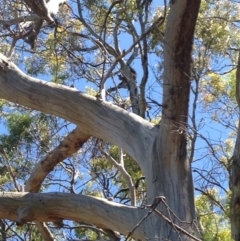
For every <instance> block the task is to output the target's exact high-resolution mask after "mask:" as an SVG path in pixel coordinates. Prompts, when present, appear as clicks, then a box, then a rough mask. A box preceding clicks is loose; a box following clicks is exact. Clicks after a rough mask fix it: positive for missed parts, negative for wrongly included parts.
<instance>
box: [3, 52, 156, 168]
mask: <svg viewBox="0 0 240 241" xmlns="http://www.w3.org/2000/svg"><path fill="white" fill-rule="evenodd" d="M0 98H3V99H6V100H8V101H12V102H14V103H18V104H20V105H23V106H26V107H29V108H32V109H35V110H39V111H42V112H45V113H48V114H51V115H55V116H58V117H61V118H63V119H65V120H68V121H70V122H72V123H74V124H76V125H78V126H79V127H81V129H82V130H83V131H84V133H87V134H88V135H89V136H95V137H98V138H100V139H103V140H106V141H109V142H111V143H115V144H117V145H118V146H119V147H121V148H122V149H123V150H125V151H126V152H127V153H128V154H129V155H131V156H132V158H133V159H135V160H136V161H138V164H139V165H140V167H141V168H142V170H144V169H145V168H147V167H148V164H147V161H146V160H147V159H148V156H149V154H150V151H151V149H149V147H151V146H152V145H153V142H154V139H155V137H156V135H157V132H158V128H157V127H156V126H155V125H154V124H151V123H149V122H148V121H146V120H144V119H142V118H141V117H139V116H137V115H135V114H132V113H129V112H127V111H126V110H124V109H122V108H120V107H117V106H115V105H113V104H111V103H107V102H105V101H101V100H99V99H96V98H95V97H92V96H90V95H86V94H83V93H81V92H80V91H78V90H77V89H74V88H71V87H67V86H63V85H59V84H55V83H50V82H46V81H41V80H39V79H36V78H32V77H29V76H27V75H25V74H24V73H23V72H22V71H21V70H20V69H19V68H18V67H17V66H16V65H14V64H13V63H12V62H11V61H9V60H8V59H7V58H6V57H5V56H4V55H2V54H0ZM139 140H141V141H139Z"/></svg>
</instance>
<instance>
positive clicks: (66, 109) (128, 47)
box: [0, 0, 237, 240]
mask: <svg viewBox="0 0 240 241" xmlns="http://www.w3.org/2000/svg"><path fill="white" fill-rule="evenodd" d="M40 2H41V3H42V2H43V1H39V4H40ZM31 4H33V3H30V1H27V0H24V1H22V2H21V3H19V2H18V1H12V2H11V3H9V2H7V1H3V7H2V15H3V17H2V19H3V20H1V21H0V24H1V26H2V32H3V34H2V36H1V38H2V40H3V41H2V42H3V44H2V45H1V52H2V54H1V57H0V98H2V99H3V100H4V101H2V103H1V107H2V116H4V114H5V112H9V111H10V112H11V111H12V113H13V115H12V117H11V118H10V119H9V120H8V126H9V129H10V130H11V131H12V132H11V133H12V137H16V136H17V135H15V134H16V133H17V134H18V133H19V130H20V134H21V140H20V139H16V138H12V139H6V138H5V139H3V143H2V146H1V154H2V155H1V156H2V158H3V159H2V160H3V161H4V162H5V163H7V165H6V167H7V168H6V170H2V171H3V173H4V175H9V177H10V179H8V182H9V183H11V185H12V190H13V189H15V192H3V193H2V194H1V197H0V207H1V208H0V218H1V219H8V220H12V221H15V222H16V223H17V224H18V225H25V224H28V225H29V223H30V224H31V222H35V223H36V226H37V228H38V230H39V232H40V233H41V235H42V236H43V237H44V239H45V240H53V239H54V235H55V237H57V235H60V236H59V237H60V239H61V238H64V237H65V235H66V234H65V233H64V231H63V232H62V233H61V231H60V232H56V233H51V232H50V230H54V229H51V225H50V226H48V222H54V223H55V225H58V227H60V228H62V226H63V223H62V221H63V220H71V221H74V222H73V223H71V222H70V221H69V222H68V224H73V225H76V226H78V224H77V223H80V224H81V228H83V229H84V228H85V229H88V230H95V231H96V230H97V232H96V233H97V234H98V235H97V236H95V237H93V236H92V237H91V238H92V239H100V238H101V235H106V236H108V238H110V239H115V240H116V239H119V234H122V235H124V236H125V237H127V238H129V237H130V236H131V237H133V238H136V239H141V240H145V239H155V238H157V239H169V240H178V239H179V240H181V239H186V240H200V236H201V230H200V227H199V220H197V217H196V213H195V205H194V187H193V176H192V168H191V164H192V162H193V161H194V150H195V146H194V145H195V143H196V139H197V136H198V135H199V134H198V132H197V131H198V128H200V127H199V126H197V124H196V119H195V113H194V111H196V109H195V108H193V112H192V113H191V114H192V115H191V119H190V120H191V122H192V123H191V124H192V127H191V126H189V124H188V117H189V104H190V97H191V95H190V91H191V88H192V91H193V94H194V96H195V97H196V98H195V100H194V102H193V104H194V105H193V106H195V105H196V104H197V101H198V96H197V94H198V93H199V95H201V96H202V97H203V102H202V103H203V105H205V106H206V105H208V106H210V104H209V103H210V102H209V101H208V99H207V96H208V95H207V94H206V93H204V91H205V90H206V85H205V86H203V85H200V84H199V81H200V79H201V80H203V83H205V82H204V81H205V80H206V81H208V82H210V83H211V84H212V85H211V86H210V87H209V86H208V87H209V93H213V91H215V90H218V88H219V85H218V84H217V83H216V78H218V80H219V83H223V82H224V81H220V79H221V78H220V77H219V76H220V75H219V73H218V72H217V70H216V71H214V70H213V69H211V75H209V73H210V71H209V69H210V67H212V66H213V65H212V62H211V61H213V60H214V58H213V56H217V54H219V53H221V50H223V48H222V49H221V47H220V46H219V45H218V44H217V43H215V44H214V42H213V38H214V34H215V35H216V36H217V37H218V38H219V39H220V40H221V41H222V43H223V42H224V41H225V42H227V41H229V42H228V43H230V42H231V41H230V40H229V38H228V37H229V36H228V34H230V32H231V31H226V28H227V24H226V26H225V27H226V28H223V27H222V26H224V25H221V24H219V23H218V24H216V22H214V21H213V20H212V19H214V20H215V19H217V18H216V16H213V17H212V19H211V21H213V22H211V25H210V26H211V27H212V29H211V31H212V33H213V35H212V36H211V35H210V34H209V33H206V31H208V26H205V25H206V24H208V21H207V20H206V19H208V17H209V15H211V14H210V12H211V11H213V10H214V11H215V12H214V14H216V15H217V16H219V15H220V16H221V11H223V9H225V11H226V12H225V15H224V17H225V18H226V19H228V20H229V21H230V22H231V23H233V21H232V20H231V17H232V15H231V12H232V11H231V7H232V6H233V5H228V6H225V7H222V6H221V7H222V8H221V7H219V6H218V7H216V6H217V4H216V5H214V3H212V2H211V1H209V2H204V3H202V6H201V11H200V15H199V20H198V23H197V17H198V14H199V8H200V0H194V1H193V0H192V1H187V0H181V1H180V0H176V1H170V2H169V3H167V2H166V1H165V2H164V3H162V5H163V6H157V8H156V9H154V10H153V9H152V8H154V7H156V4H159V3H155V2H154V1H152V2H151V1H140V0H137V1H80V0H78V1H76V2H74V1H72V2H71V1H69V2H67V3H65V4H62V5H61V6H60V8H59V12H58V15H55V16H54V18H53V16H52V15H50V14H49V13H50V12H46V9H45V8H44V6H43V5H39V4H38V3H37V4H35V5H34V6H33V5H31ZM159 5H160V4H159ZM214 7H216V9H214ZM219 9H222V10H221V11H220V10H219ZM44 11H45V12H44ZM153 11H154V12H153ZM66 13H67V14H66ZM151 13H154V14H151ZM211 13H212V12H211ZM206 14H209V15H206ZM228 14H229V15H228ZM235 17H236V16H235ZM50 20H51V21H50ZM53 20H54V22H53ZM219 26H221V27H222V28H221V27H219ZM235 27H236V26H235ZM195 28H196V32H195V35H194V30H195ZM236 28H237V27H236ZM232 29H233V28H232ZM232 29H231V30H232ZM194 37H195V39H194ZM211 37H212V38H211ZM194 40H195V41H194ZM232 42H233V41H232ZM232 42H231V44H232ZM235 45H237V43H236V41H235ZM228 47H229V46H228ZM231 47H235V46H231ZM224 50H225V49H224ZM153 54H156V55H157V56H158V57H159V62H160V63H161V64H160V65H158V69H157V70H155V71H153V74H154V75H153V74H151V75H150V74H149V71H150V70H151V69H153V66H151V64H152V63H151V61H152V59H151V58H152V56H153ZM214 54H216V55H214ZM221 54H222V53H221ZM4 55H5V56H4ZM22 55H24V57H22ZM23 60H24V61H23ZM231 60H232V62H233V61H234V57H233V58H232V59H231ZM13 62H14V63H13ZM232 62H231V64H232ZM17 66H18V67H17ZM139 66H141V68H139ZM24 72H25V73H24ZM213 73H214V75H213ZM153 76H154V78H155V79H157V80H158V87H157V88H156V87H155V86H156V83H155V82H153V81H152V82H151V78H153ZM36 77H38V78H36ZM49 77H50V79H51V80H48V81H44V80H41V78H42V79H46V78H49ZM85 83H87V84H89V85H90V88H89V89H88V91H87V94H86V93H82V92H80V91H79V89H81V88H82V86H83V85H85ZM159 86H161V87H162V88H161V89H160V88H159ZM147 89H148V90H151V91H148V90H147ZM124 90H127V91H124ZM231 90H232V88H230V89H229V92H230V91H231ZM6 101H9V102H6ZM20 106H22V107H21V108H20ZM16 110H17V112H18V113H17V114H16V113H15V112H16ZM37 111H38V112H37ZM191 111H192V110H191ZM23 112H24V114H23ZM26 113H28V114H27V115H26ZM55 117H58V118H61V119H58V118H55ZM159 119H161V121H160V122H159ZM152 120H153V121H152ZM14 123H16V125H17V126H18V128H14V127H15V125H14ZM19 123H20V124H19ZM70 123H71V124H74V125H76V128H75V129H73V130H72V131H69V132H68V130H67V128H66V129H64V133H65V130H66V132H67V133H66V137H64V138H63V139H62V140H59V139H61V138H58V137H57V135H56V133H58V135H59V136H61V135H62V134H63V131H62V130H63V129H62V128H64V127H66V126H68V127H69V129H71V128H72V125H71V124H70ZM155 123H157V124H155ZM38 128H39V129H40V131H39V130H38ZM18 136H19V135H18ZM23 137H24V138H23ZM200 137H202V136H201V135H200ZM94 138H95V139H94ZM202 139H203V140H205V141H206V143H207V144H208V147H209V149H211V148H212V145H211V142H210V141H209V140H208V139H207V138H205V137H202ZM23 140H24V141H25V143H26V144H25V145H24V146H23V145H20V144H22V141H23ZM188 140H189V141H190V143H191V145H188ZM14 141H15V142H14ZM57 141H59V143H58V144H57ZM34 142H35V143H37V145H36V146H35V149H32V148H33V145H32V144H33V143H34ZM11 143H12V144H14V145H13V146H14V148H15V149H14V150H15V152H13V148H11ZM110 143H111V144H114V145H116V146H117V147H118V148H117V150H116V149H114V148H115V147H113V146H112V145H111V144H110ZM96 147H97V148H96ZM27 148H28V149H27ZM23 149H24V150H29V152H31V155H27V154H28V152H24V156H26V157H29V156H32V155H33V152H34V151H35V152H34V153H35V154H36V153H37V154H36V155H35V160H37V159H38V162H37V163H36V164H35V166H34V167H33V163H31V162H27V165H28V168H29V169H28V171H29V172H28V174H27V175H28V176H27V178H25V180H24V175H22V177H21V178H22V180H24V181H25V190H24V191H26V192H27V193H26V192H22V191H23V190H21V188H20V187H19V184H18V181H19V178H17V177H16V176H17V175H16V174H15V169H14V168H13V167H12V163H11V162H12V161H13V156H16V155H17V154H20V153H21V154H22V153H23V152H22V150H23ZM86 149H87V150H88V151H89V152H86V153H88V154H86V156H85V157H86V159H87V160H88V163H87V162H85V165H88V166H89V167H90V169H91V172H92V173H93V176H94V177H93V179H94V180H98V182H99V183H101V185H102V189H103V195H102V197H99V196H100V195H99V193H96V192H94V191H93V189H94V187H93V189H92V190H90V189H88V190H87V189H86V190H85V192H84V194H85V195H83V194H82V191H81V193H79V192H76V189H75V187H74V184H75V178H76V177H79V176H80V175H81V174H79V172H78V171H77V170H76V168H80V170H81V168H82V167H81V165H82V163H80V164H79V166H76V162H75V161H77V160H78V158H79V157H80V156H81V155H82V153H83V152H84V153H85V151H86ZM16 150H18V151H16ZM212 150H213V152H214V151H215V150H214V148H213V149H212ZM224 150H225V149H224ZM123 151H124V152H125V153H127V154H128V155H127V156H126V155H125V154H124V152H123ZM188 151H189V152H188ZM223 152H224V151H223ZM13 153H14V155H13ZM89 153H90V155H91V158H89V157H88V156H89ZM218 153H220V152H218ZM17 158H19V160H20V159H21V158H22V156H21V155H19V157H17ZM131 158H132V159H133V160H134V161H135V162H136V163H137V165H136V164H135V163H133V162H132V160H130V159H131ZM212 158H213V159H216V160H218V161H219V160H220V158H219V156H217V155H213V157H212ZM117 159H119V161H116V160H117ZM66 160H68V161H69V160H71V161H69V163H71V165H70V164H69V163H68V162H66ZM73 160H74V161H73ZM230 162H231V160H229V163H230ZM16 163H17V162H16ZM21 163H22V162H21ZM106 163H107V164H106ZM109 163H111V164H109ZM219 163H220V162H219ZM229 163H227V165H226V166H227V168H226V170H227V172H228V173H229V166H228V165H229ZM221 164H222V163H221ZM127 165H131V167H127ZM134 165H136V168H135V166H134ZM137 166H138V167H137ZM112 167H115V169H114V168H112ZM139 167H140V169H141V171H140V169H139ZM111 168H112V170H111ZM53 169H55V171H56V170H57V171H59V170H61V169H64V170H65V171H66V172H65V176H64V177H63V179H66V181H68V188H66V190H65V191H64V193H63V192H62V193H61V192H52V193H46V192H41V193H37V192H39V191H40V190H41V188H42V191H43V190H44V188H46V187H47V186H48V185H51V183H53V182H54V181H53V179H52V180H51V175H50V173H51V172H52V171H53ZM99 170H101V171H99ZM103 170H105V171H104V175H103ZM115 170H116V171H115ZM133 170H134V171H133ZM226 170H225V172H226ZM30 171H31V172H30ZM194 171H195V173H198V176H197V177H196V175H195V178H198V177H202V178H201V179H198V180H200V181H199V182H201V181H202V180H205V179H207V180H208V181H210V182H209V183H213V181H212V180H213V178H215V175H210V178H206V177H205V176H204V175H203V174H202V172H196V171H197V168H195V169H194ZM205 171H207V172H208V171H209V170H208V169H207V170H205ZM52 173H53V172H52ZM52 173H51V174H52ZM118 173H120V174H121V176H122V179H124V183H125V186H127V191H128V192H129V194H128V195H127V196H125V195H124V194H123V193H124V192H125V191H126V190H125V189H126V188H125V189H124V188H122V190H120V191H119V192H117V193H116V195H112V194H113V190H111V187H110V185H109V180H113V182H115V184H116V183H119V182H120V181H123V180H122V179H121V178H118V176H117V175H118ZM136 173H138V174H137V175H136V176H135V177H134V174H136ZM55 174H56V173H55ZM130 174H131V175H130ZM216 176H217V175H216ZM116 177H117V178H116ZM204 178H205V179H204ZM120 179H121V180H120ZM134 179H135V180H134ZM6 180H7V178H6V179H4V180H2V182H3V183H5V184H6ZM69 180H70V181H69ZM143 180H145V184H146V190H147V191H146V192H145V190H144V194H143V196H141V197H138V196H137V195H138V194H137V192H138V188H139V185H141V182H142V181H143ZM214 180H215V179H214ZM61 181H62V182H61V183H60V185H62V186H64V185H65V184H63V181H64V180H61ZM218 181H219V182H220V180H218ZM122 187H124V186H122ZM144 188H145V187H144ZM222 189H224V187H223V188H222ZM6 190H8V191H9V190H11V188H10V189H6V188H5V189H4V191H6ZM61 190H63V189H61ZM198 190H200V189H198ZM201 191H203V190H202V189H201ZM66 192H68V193H66ZM76 193H79V194H76ZM119 193H121V195H120V198H119V199H118V200H120V201H121V202H122V203H123V201H124V200H127V204H128V205H126V204H119V203H117V202H113V201H114V200H115V201H116V199H117V197H119V196H118V195H119ZM91 194H92V195H93V196H95V197H93V196H90V195H91ZM96 196H98V197H96ZM111 196H113V197H111ZM140 199H141V201H140ZM143 200H144V201H143ZM65 222H66V221H64V223H65ZM3 224H4V223H3ZM5 224H6V223H5ZM64 227H65V228H66V226H64ZM60 230H62V229H60ZM63 230H65V229H63ZM12 232H14V230H12ZM34 232H35V231H34ZM78 232H79V236H81V235H82V236H84V235H86V234H83V233H82V232H81V231H78ZM32 233H33V232H32ZM34 235H35V233H34ZM236 237H237V236H235V239H236V240H237V238H236Z"/></svg>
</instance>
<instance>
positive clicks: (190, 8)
mask: <svg viewBox="0 0 240 241" xmlns="http://www.w3.org/2000/svg"><path fill="white" fill-rule="evenodd" d="M172 2H174V3H173V4H171V9H170V12H169V15H168V20H167V25H166V31H165V34H164V36H165V39H164V74H163V100H162V105H163V115H162V120H161V123H160V130H159V134H158V136H157V139H156V142H155V146H154V149H153V152H152V158H151V160H152V168H149V169H148V170H149V173H148V174H147V175H146V178H147V185H151V184H152V187H150V186H147V188H148V192H149V193H148V194H149V196H148V197H149V198H150V201H149V203H151V202H152V200H153V199H154V198H155V197H156V196H159V195H163V196H165V197H166V202H167V203H168V205H169V208H170V209H171V210H172V212H173V213H174V215H176V216H177V217H178V218H179V220H184V221H185V222H186V223H185V224H183V223H181V221H179V220H177V219H176V217H174V215H169V214H168V213H169V210H166V208H165V207H163V206H160V207H161V208H163V210H164V209H165V212H164V213H165V214H166V215H167V216H168V217H170V219H171V220H174V221H176V223H177V224H178V225H179V226H181V227H183V228H184V229H185V230H187V231H189V232H190V233H194V234H195V235H196V236H198V233H197V232H196V231H197V228H196V224H197V222H196V217H195V206H194V189H193V180H192V171H191V163H189V160H188V158H187V137H186V134H187V127H188V123H187V120H188V105H189V95H190V82H191V62H192V61H191V51H192V46H193V39H194V29H195V24H196V20H197V16H198V11H199V7H200V0H186V1H180V0H176V1H172ZM148 200H149V199H148ZM153 222H155V223H157V224H155V225H158V226H159V232H158V235H157V236H158V237H164V238H166V237H171V238H170V240H179V237H181V238H182V240H190V239H189V238H187V237H186V236H184V235H183V234H179V233H178V232H177V231H176V230H174V229H173V227H171V226H170V225H169V226H167V225H166V223H165V222H164V221H162V220H160V219H159V218H158V219H156V220H155V221H153ZM194 226H195V227H194Z"/></svg>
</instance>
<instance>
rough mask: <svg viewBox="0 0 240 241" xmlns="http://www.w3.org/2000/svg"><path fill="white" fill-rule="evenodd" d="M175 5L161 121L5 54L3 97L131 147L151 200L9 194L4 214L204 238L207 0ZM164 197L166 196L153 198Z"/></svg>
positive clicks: (1, 61) (0, 62)
mask: <svg viewBox="0 0 240 241" xmlns="http://www.w3.org/2000/svg"><path fill="white" fill-rule="evenodd" d="M170 6H171V9H170V12H169V15H168V20H167V25H166V31H165V34H164V61H165V62H164V75H163V103H162V104H163V112H162V120H161V123H160V127H159V128H158V127H156V126H154V125H153V124H151V123H148V122H147V121H146V120H144V119H142V118H141V117H139V116H137V115H134V114H131V113H128V112H127V111H125V110H123V109H121V108H119V107H117V106H114V105H112V104H109V103H106V102H104V101H101V100H98V99H96V98H94V97H90V96H87V95H84V94H82V93H80V92H79V91H77V90H74V89H72V88H68V87H64V86H61V85H56V84H54V83H46V82H43V81H39V80H37V79H34V78H30V77H29V76H26V75H24V74H23V73H22V72H21V71H20V70H19V69H18V68H17V67H16V66H15V65H14V64H12V63H11V62H10V61H9V60H8V59H7V58H5V57H4V56H2V55H0V98H3V99H6V100H9V101H12V102H15V103H18V104H21V105H23V106H26V107H29V108H33V109H36V110H39V111H42V112H45V113H49V114H52V115H56V116H59V117H61V118H64V119H66V120H68V121H70V122H72V123H75V124H76V125H77V126H79V127H81V130H83V131H84V133H87V136H86V137H88V135H92V136H95V137H98V138H101V139H104V140H106V141H109V142H112V143H115V144H117V145H118V146H119V147H121V148H122V149H124V150H125V151H126V152H128V153H129V154H130V155H131V156H132V157H133V158H134V159H135V160H136V162H137V163H138V164H139V166H140V167H141V169H142V171H143V172H144V174H145V176H146V184H147V192H148V197H147V204H148V205H150V206H147V207H146V208H145V209H142V208H136V207H128V206H124V205H119V204H116V203H114V202H108V201H106V200H102V199H98V198H91V197H86V196H83V195H74V194H59V193H51V194H35V193H29V194H27V193H2V194H1V195H0V218H6V219H7V218H9V219H11V220H15V221H17V222H18V223H19V224H24V223H25V222H27V221H39V222H44V221H51V220H63V219H71V220H75V221H81V222H86V223H90V224H93V225H96V226H98V227H101V228H104V229H111V230H115V231H119V232H120V233H122V234H125V235H128V234H131V235H132V236H133V237H134V238H136V239H141V240H146V239H148V240H155V239H156V240H161V239H163V240H173V241H175V240H198V239H197V238H194V237H193V236H195V237H197V236H198V233H197V228H196V220H195V208H194V191H193V182H192V173H191V165H190V163H189V160H188V159H187V139H186V132H187V119H188V105H189V93H190V79H191V77H190V76H191V51H192V45H193V37H194V28H195V24H196V19H197V15H198V11H199V6H200V0H175V1H171V4H170ZM66 148H67V146H66ZM158 196H162V197H164V198H163V199H159V200H160V201H159V203H155V204H156V205H152V204H153V203H154V200H155V198H156V197H158ZM56 201H57V204H58V205H57V206H56V205H55V204H56ZM151 205H152V206H151ZM166 205H168V206H166ZM37 207H38V208H37ZM155 209H156V210H157V211H158V212H160V214H159V213H157V211H155ZM163 215H164V216H163ZM181 221H182V222H181ZM135 227H136V228H135ZM134 229H135V231H134V232H133V230H134ZM183 229H184V230H185V231H184V230H183Z"/></svg>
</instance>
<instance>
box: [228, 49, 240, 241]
mask: <svg viewBox="0 0 240 241" xmlns="http://www.w3.org/2000/svg"><path fill="white" fill-rule="evenodd" d="M236 100H237V103H238V107H239V108H240V53H239V58H238V65H237V72H236ZM230 188H231V191H232V195H231V205H230V220H231V231H232V237H233V239H234V240H236V241H239V240H240V117H239V121H238V134H237V139H236V144H235V148H234V152H233V158H232V163H231V176H230Z"/></svg>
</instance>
